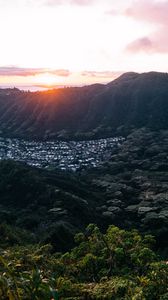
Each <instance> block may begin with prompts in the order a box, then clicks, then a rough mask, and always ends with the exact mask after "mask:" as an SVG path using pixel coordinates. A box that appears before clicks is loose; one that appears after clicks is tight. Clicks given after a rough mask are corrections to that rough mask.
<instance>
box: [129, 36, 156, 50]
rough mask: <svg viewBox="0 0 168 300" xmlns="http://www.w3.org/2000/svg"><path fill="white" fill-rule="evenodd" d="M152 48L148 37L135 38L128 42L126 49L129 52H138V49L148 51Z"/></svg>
mask: <svg viewBox="0 0 168 300" xmlns="http://www.w3.org/2000/svg"><path fill="white" fill-rule="evenodd" d="M152 48H153V44H152V41H151V40H150V38H148V37H143V38H140V39H137V40H135V41H133V42H132V43H130V44H128V46H127V50H128V51H129V52H140V51H146V52H150V51H151V50H152Z"/></svg>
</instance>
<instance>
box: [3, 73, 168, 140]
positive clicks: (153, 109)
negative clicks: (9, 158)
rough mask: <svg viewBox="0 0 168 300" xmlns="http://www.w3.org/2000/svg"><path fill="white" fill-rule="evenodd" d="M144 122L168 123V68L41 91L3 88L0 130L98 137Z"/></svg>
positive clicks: (9, 133)
mask: <svg viewBox="0 0 168 300" xmlns="http://www.w3.org/2000/svg"><path fill="white" fill-rule="evenodd" d="M123 126H124V130H123V131H122V130H121V129H122V127H123ZM143 126H146V127H149V128H154V129H157V128H158V129H162V128H163V129H164V128H167V127H168V74H167V73H159V72H149V73H142V74H139V73H134V72H128V73H124V74H122V75H121V76H120V77H119V78H117V79H115V80H113V81H112V82H110V83H108V84H106V85H103V84H93V85H90V86H84V87H69V88H60V89H55V90H48V91H43V92H24V91H20V90H18V89H13V90H10V89H7V90H0V133H1V135H5V136H15V137H24V138H25V137H28V138H40V139H45V138H53V139H55V138H68V139H71V138H97V137H106V136H112V135H114V134H115V135H116V132H118V130H119V131H120V130H121V131H122V133H123V134H124V132H125V131H126V132H127V133H129V132H130V130H131V129H132V128H140V127H143Z"/></svg>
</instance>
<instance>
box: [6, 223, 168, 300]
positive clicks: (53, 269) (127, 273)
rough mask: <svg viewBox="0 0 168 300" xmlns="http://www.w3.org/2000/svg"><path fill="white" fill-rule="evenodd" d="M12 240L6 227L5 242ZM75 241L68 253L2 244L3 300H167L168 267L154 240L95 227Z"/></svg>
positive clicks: (42, 246)
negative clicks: (157, 252)
mask: <svg viewBox="0 0 168 300" xmlns="http://www.w3.org/2000/svg"><path fill="white" fill-rule="evenodd" d="M3 227H4V228H3V230H4V232H5V227H6V226H5V225H4V226H3ZM1 231H2V226H1ZM15 234H16V233H15ZM11 236H12V232H11V231H10V228H7V227H6V235H5V236H4V238H5V240H6V242H7V241H8V242H9V243H10V239H11ZM75 241H76V247H75V248H73V249H72V250H70V251H69V252H66V253H64V254H62V253H53V252H52V247H51V246H50V245H41V244H38V245H31V244H29V245H22V246H18V245H17V246H13V247H9V246H7V245H6V246H5V248H4V247H3V246H2V245H1V250H0V254H1V255H0V299H2V300H7V299H8V300H23V299H24V300H30V299H32V300H33V299H34V300H40V299H43V300H45V299H46V300H49V299H51V298H52V299H55V300H56V299H69V300H70V299H71V300H72V299H73V300H75V299H76V300H77V299H78V300H79V299H80V300H82V299H83V300H86V299H87V300H89V299H90V300H91V299H92V300H94V299H107V300H108V299H115V300H117V299H118V300H119V299H120V300H121V299H123V300H124V299H125V300H129V299H132V300H133V299H134V300H135V299H140V300H142V299H146V300H157V299H158V300H161V299H162V300H166V299H168V265H167V263H166V262H165V261H160V259H159V257H158V256H157V255H156V254H155V253H154V252H153V250H152V245H153V243H154V239H153V237H152V236H150V235H145V236H141V235H140V234H139V233H138V231H137V230H131V231H125V230H121V229H119V228H118V227H115V226H112V225H111V226H109V228H108V229H107V232H106V233H104V234H103V233H102V232H101V231H100V230H99V228H98V227H97V226H96V225H94V224H90V225H89V226H88V227H87V228H86V230H85V231H84V232H83V233H78V234H77V235H76V236H75Z"/></svg>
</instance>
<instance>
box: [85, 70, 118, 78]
mask: <svg viewBox="0 0 168 300" xmlns="http://www.w3.org/2000/svg"><path fill="white" fill-rule="evenodd" d="M122 73H123V72H119V71H100V72H97V71H84V72H82V73H81V75H82V76H86V77H95V78H116V77H118V76H120V75H121V74H122Z"/></svg>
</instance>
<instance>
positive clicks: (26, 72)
mask: <svg viewBox="0 0 168 300" xmlns="http://www.w3.org/2000/svg"><path fill="white" fill-rule="evenodd" d="M45 73H48V74H52V75H56V76H62V77H67V76H69V75H70V71H69V70H64V69H60V70H59V69H58V70H51V69H44V68H19V67H15V66H5V67H0V76H23V77H27V76H35V75H40V74H45Z"/></svg>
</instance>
